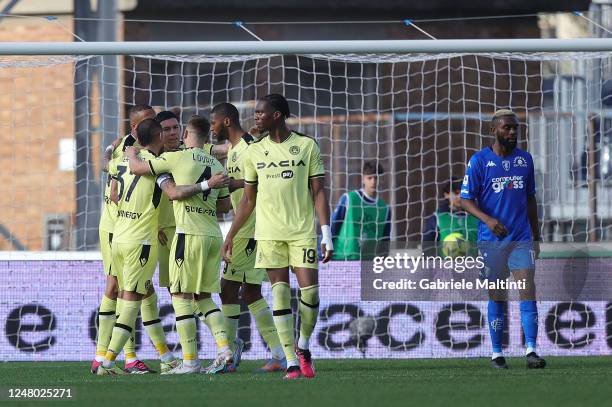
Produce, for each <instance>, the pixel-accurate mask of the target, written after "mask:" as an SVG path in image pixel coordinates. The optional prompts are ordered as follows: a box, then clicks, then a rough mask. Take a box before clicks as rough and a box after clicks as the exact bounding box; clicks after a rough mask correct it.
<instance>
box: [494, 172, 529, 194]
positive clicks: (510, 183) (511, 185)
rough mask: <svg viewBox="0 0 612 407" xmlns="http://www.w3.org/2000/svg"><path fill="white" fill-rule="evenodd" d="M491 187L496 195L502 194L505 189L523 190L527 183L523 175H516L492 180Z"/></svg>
mask: <svg viewBox="0 0 612 407" xmlns="http://www.w3.org/2000/svg"><path fill="white" fill-rule="evenodd" d="M491 187H492V188H493V191H495V193H496V194H497V193H500V192H501V191H503V190H504V189H523V188H524V187H525V182H524V181H523V176H522V175H514V176H511V177H497V178H493V179H492V180H491Z"/></svg>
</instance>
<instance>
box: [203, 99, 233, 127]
mask: <svg viewBox="0 0 612 407" xmlns="http://www.w3.org/2000/svg"><path fill="white" fill-rule="evenodd" d="M210 113H211V114H215V115H217V116H219V117H218V119H221V120H223V119H225V118H226V117H227V118H228V119H229V120H230V122H231V123H232V124H240V115H239V113H238V109H237V108H236V106H234V105H233V104H231V103H227V102H224V103H219V104H218V105H215V107H213V108H212V110H211V111H210Z"/></svg>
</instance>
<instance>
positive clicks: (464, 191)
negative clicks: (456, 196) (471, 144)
mask: <svg viewBox="0 0 612 407" xmlns="http://www.w3.org/2000/svg"><path fill="white" fill-rule="evenodd" d="M534 194H535V177H534V171H533V158H532V157H531V154H529V153H528V152H526V151H523V150H521V149H519V148H515V149H514V150H513V151H512V153H511V154H510V155H509V156H508V157H500V156H498V155H497V154H495V152H494V151H493V150H492V149H491V147H487V148H485V149H482V150H480V151H479V152H477V153H476V154H474V155H473V156H472V158H471V159H470V162H469V163H468V166H467V171H466V174H465V177H464V178H463V185H462V186H461V198H465V199H472V200H475V201H476V203H477V204H478V207H479V208H480V210H482V211H483V212H484V213H486V214H487V215H489V216H492V217H494V218H495V219H497V220H498V221H500V222H501V223H502V224H503V225H504V226H505V227H506V229H507V230H508V235H507V236H506V237H505V238H503V239H500V238H499V237H497V236H495V235H494V234H493V232H491V231H490V230H489V228H488V227H487V225H485V224H484V223H482V222H480V224H479V226H478V240H480V241H500V240H504V241H527V240H532V236H531V227H530V225H529V218H528V217H527V197H529V196H531V195H534Z"/></svg>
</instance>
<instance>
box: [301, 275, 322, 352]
mask: <svg viewBox="0 0 612 407" xmlns="http://www.w3.org/2000/svg"><path fill="white" fill-rule="evenodd" d="M299 310H300V338H299V339H298V348H300V349H308V347H309V342H310V336H311V335H312V331H314V327H315V325H316V323H317V317H318V316H319V286H318V285H311V286H309V287H304V288H300V306H299Z"/></svg>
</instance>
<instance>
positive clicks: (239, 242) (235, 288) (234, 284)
mask: <svg viewBox="0 0 612 407" xmlns="http://www.w3.org/2000/svg"><path fill="white" fill-rule="evenodd" d="M210 124H211V130H212V133H213V134H214V135H215V136H216V137H217V140H219V141H223V140H229V142H230V149H229V151H228V154H227V155H228V159H227V164H226V169H227V173H228V175H229V177H230V178H231V182H230V185H229V190H230V194H231V201H232V207H233V208H234V211H235V210H236V209H237V208H238V202H240V199H241V198H242V194H243V186H244V180H243V178H244V176H243V171H242V170H243V165H242V161H243V160H242V158H243V157H244V154H246V151H247V149H248V147H249V145H250V144H252V143H253V142H254V141H255V139H254V138H253V137H252V136H251V135H250V134H249V133H247V132H245V131H244V130H243V129H242V127H241V126H240V119H239V114H238V109H236V107H235V106H234V105H232V104H231V103H220V104H218V105H216V106H215V107H213V109H212V110H211V113H210ZM254 236H255V214H254V213H253V214H252V215H251V216H250V217H249V219H248V220H247V222H246V224H245V225H244V226H243V227H242V229H240V231H239V232H238V234H237V235H236V238H235V239H234V247H233V250H232V252H233V257H232V263H231V264H230V263H225V268H224V269H223V276H222V278H221V294H220V295H219V296H220V297H221V301H222V302H223V305H222V311H223V315H225V318H226V324H227V331H228V337H229V339H230V345H231V344H232V341H233V342H234V349H233V351H234V357H233V359H234V363H233V365H232V366H231V367H230V370H235V369H236V368H237V367H238V365H239V363H240V355H241V353H242V348H243V347H244V342H243V341H242V340H241V339H240V338H239V337H237V336H236V332H237V329H238V319H239V317H240V304H239V301H238V293H239V291H240V289H241V288H242V298H243V299H244V301H245V303H246V304H247V306H248V308H249V311H250V312H251V314H252V315H253V318H254V319H255V324H256V325H257V330H258V331H259V333H260V334H261V336H262V337H263V339H264V341H265V342H266V344H267V345H268V347H269V348H270V351H271V353H272V358H270V359H269V360H268V361H267V362H266V364H265V365H264V366H263V367H261V368H260V369H258V370H257V371H258V372H260V373H268V372H276V371H281V370H285V369H286V364H285V363H286V362H285V355H284V353H283V348H282V347H281V345H280V340H279V339H278V334H277V333H276V327H275V326H274V319H273V318H272V313H271V312H270V308H269V307H268V303H267V302H266V300H265V299H264V298H263V297H262V295H261V283H262V281H264V280H265V279H266V271H265V270H264V269H260V268H259V269H258V268H255V253H256V252H255V251H256V248H257V242H256V241H255V237H254Z"/></svg>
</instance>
